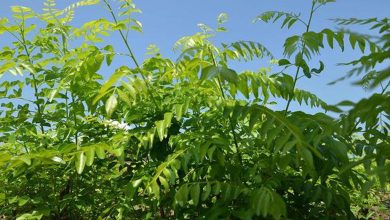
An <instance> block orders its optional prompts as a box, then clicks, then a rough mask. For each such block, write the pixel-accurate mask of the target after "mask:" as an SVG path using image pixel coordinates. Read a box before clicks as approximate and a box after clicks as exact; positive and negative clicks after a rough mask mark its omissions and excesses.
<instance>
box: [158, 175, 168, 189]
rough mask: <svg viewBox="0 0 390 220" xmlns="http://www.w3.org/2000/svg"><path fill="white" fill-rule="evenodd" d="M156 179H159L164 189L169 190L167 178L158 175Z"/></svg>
mask: <svg viewBox="0 0 390 220" xmlns="http://www.w3.org/2000/svg"><path fill="white" fill-rule="evenodd" d="M158 180H159V181H160V183H161V185H162V186H163V187H164V189H165V190H166V191H169V184H168V182H167V180H166V179H165V178H164V177H162V176H159V177H158Z"/></svg>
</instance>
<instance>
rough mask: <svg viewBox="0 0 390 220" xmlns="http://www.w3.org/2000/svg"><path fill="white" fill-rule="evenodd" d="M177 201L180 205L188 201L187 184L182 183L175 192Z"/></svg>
mask: <svg viewBox="0 0 390 220" xmlns="http://www.w3.org/2000/svg"><path fill="white" fill-rule="evenodd" d="M175 201H176V203H177V204H179V205H180V206H183V205H184V204H186V203H187V201H188V187H187V185H182V186H181V187H180V188H179V190H178V191H177V192H176V194H175Z"/></svg>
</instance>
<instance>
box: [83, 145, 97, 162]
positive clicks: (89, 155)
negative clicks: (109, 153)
mask: <svg viewBox="0 0 390 220" xmlns="http://www.w3.org/2000/svg"><path fill="white" fill-rule="evenodd" d="M85 156H86V162H85V165H87V166H91V165H92V164H93V161H94V159H95V148H92V147H89V148H87V149H86V150H85Z"/></svg>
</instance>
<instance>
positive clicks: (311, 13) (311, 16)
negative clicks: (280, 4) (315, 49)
mask: <svg viewBox="0 0 390 220" xmlns="http://www.w3.org/2000/svg"><path fill="white" fill-rule="evenodd" d="M315 4H316V2H315V1H312V4H311V10H310V17H309V21H308V22H307V25H306V31H305V32H304V33H307V32H309V30H310V24H311V20H312V18H313V14H314V11H315V9H314V7H315ZM305 47H306V44H305V43H303V45H302V48H301V51H300V54H301V57H302V56H303V53H304V49H305ZM300 70H301V67H300V66H298V67H297V70H296V72H295V76H294V83H293V87H292V89H291V95H290V97H289V99H288V101H287V105H286V108H285V110H284V115H287V111H288V108H289V107H290V104H291V101H292V100H293V98H294V90H295V87H296V85H297V81H298V74H299V71H300Z"/></svg>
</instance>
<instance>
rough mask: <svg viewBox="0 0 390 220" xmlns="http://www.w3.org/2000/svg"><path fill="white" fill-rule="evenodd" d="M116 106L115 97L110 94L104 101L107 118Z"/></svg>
mask: <svg viewBox="0 0 390 220" xmlns="http://www.w3.org/2000/svg"><path fill="white" fill-rule="evenodd" d="M117 104H118V100H117V99H116V96H115V95H114V94H112V95H111V96H110V97H109V98H108V99H107V101H106V106H105V109H106V113H107V115H108V116H111V115H112V113H113V112H114V111H115V108H116V106H117Z"/></svg>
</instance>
